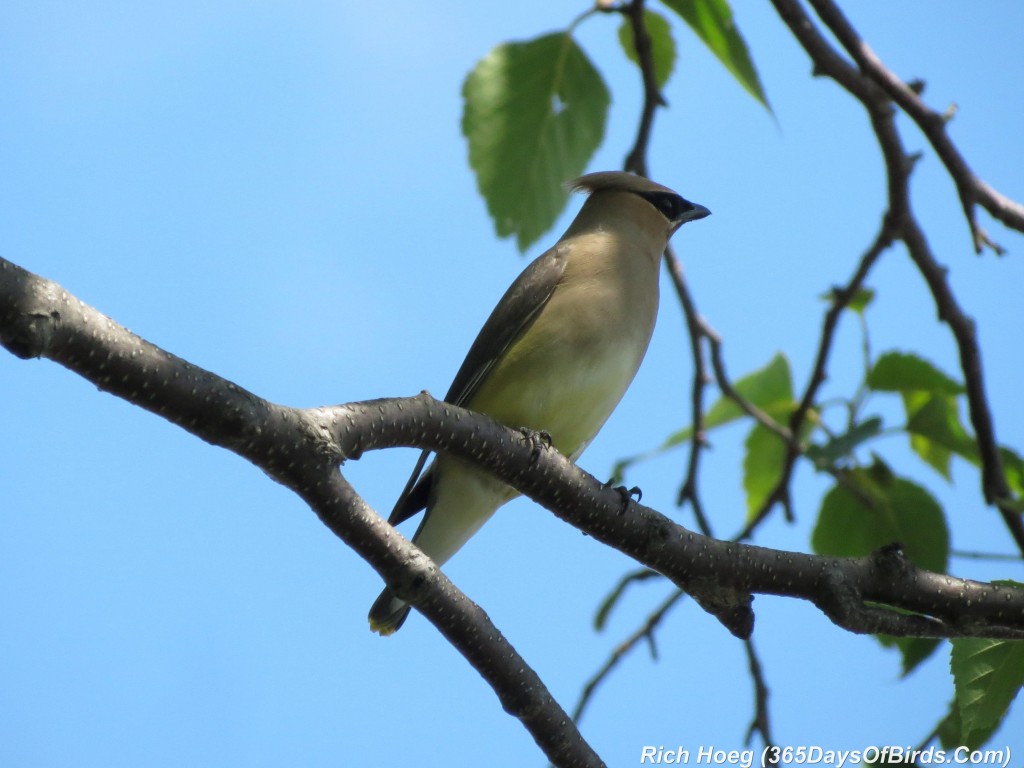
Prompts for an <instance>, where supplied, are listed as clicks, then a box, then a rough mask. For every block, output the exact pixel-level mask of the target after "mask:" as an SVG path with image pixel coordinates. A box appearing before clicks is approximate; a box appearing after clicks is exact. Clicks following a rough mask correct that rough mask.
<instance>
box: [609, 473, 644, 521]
mask: <svg viewBox="0 0 1024 768" xmlns="http://www.w3.org/2000/svg"><path fill="white" fill-rule="evenodd" d="M604 487H605V488H611V487H612V481H611V480H609V481H608V482H607V483H605V484H604ZM612 490H614V491H615V492H616V493H618V494H619V496H621V497H622V509H620V510H619V514H620V515H621V514H623V513H624V512H625V511H626V510H627V509H629V502H630V501H632V500H633V497H634V496H636V500H637V502H639V501H640V499H642V498H643V497H644V492H643V491H641V490H640V488H639V486H636V485H634V486H633V487H632V488H627V487H626V486H624V485H617V486H615V488H613V489H612Z"/></svg>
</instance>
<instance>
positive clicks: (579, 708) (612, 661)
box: [572, 589, 686, 723]
mask: <svg viewBox="0 0 1024 768" xmlns="http://www.w3.org/2000/svg"><path fill="white" fill-rule="evenodd" d="M685 594H686V593H685V592H683V591H682V590H681V589H676V590H674V591H673V592H672V594H671V595H669V597H668V599H666V600H665V601H663V602H662V604H661V605H659V606H658V607H657V608H656V609H655V610H654V611H653V612H652V613H651V614H650V615H649V616H648V617H647V620H646V621H645V622H644V623H643V624H642V625H641V626H640V627H639V628H638V629H637V630H636V631H634V632H633V634H631V635H630V636H629V637H627V638H626V639H625V640H623V641H622V642H621V643H619V644H618V645H617V646H616V647H615V650H614V651H612V654H611V656H609V657H608V660H607V661H606V662H605V663H604V665H603V666H602V667H601V669H599V670H598V671H597V673H596V674H595V675H594V676H593V677H591V678H590V680H588V681H587V684H586V685H584V686H583V692H582V693H581V694H580V698H579V701H577V702H576V708H575V709H574V710H573V712H572V719H573V721H574V722H576V723H579V721H580V718H582V717H583V711H584V710H585V709H586V708H587V705H588V704H589V703H590V700H591V699H592V698H593V696H594V693H595V692H596V691H597V688H598V686H600V685H601V683H603V682H604V681H605V679H606V678H607V677H608V675H609V674H611V672H612V670H614V669H615V667H617V666H618V664H619V662H620V661H622V659H623V658H625V656H626V655H627V654H628V653H629V652H630V651H632V650H633V648H635V647H636V645H637V643H639V642H640V641H641V640H647V641H648V642H653V638H654V631H655V629H657V627H658V625H659V624H660V623H661V621H662V619H663V618H664V617H665V614H667V613H668V612H669V610H670V609H671V608H672V606H673V605H675V604H676V603H677V602H679V599H680V598H681V597H683V595H685Z"/></svg>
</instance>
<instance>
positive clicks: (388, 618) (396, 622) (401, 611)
mask: <svg viewBox="0 0 1024 768" xmlns="http://www.w3.org/2000/svg"><path fill="white" fill-rule="evenodd" d="M409 610H410V607H409V604H408V603H406V602H405V601H403V600H399V599H398V598H397V597H395V596H394V594H393V593H392V592H391V590H390V589H388V588H387V587H385V588H384V591H383V592H381V593H380V597H378V598H377V599H376V600H374V601H373V605H372V606H371V607H370V616H369V619H370V630H371V631H373V632H377V633H378V634H380V635H382V636H385V637H386V636H387V635H393V634H394V633H395V632H397V631H398V630H399V629H400V628H401V626H402V624H404V623H405V620H406V619H407V618H408V617H409Z"/></svg>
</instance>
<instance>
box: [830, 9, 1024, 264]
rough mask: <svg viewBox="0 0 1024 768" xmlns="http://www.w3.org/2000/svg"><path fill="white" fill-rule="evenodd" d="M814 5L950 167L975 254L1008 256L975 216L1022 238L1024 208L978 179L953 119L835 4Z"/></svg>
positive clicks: (856, 59)
mask: <svg viewBox="0 0 1024 768" xmlns="http://www.w3.org/2000/svg"><path fill="white" fill-rule="evenodd" d="M810 3H811V5H812V6H813V7H814V10H815V12H816V13H817V14H818V16H819V17H820V18H821V20H822V21H823V22H824V23H825V25H826V26H827V27H828V28H829V30H831V32H832V34H834V35H835V36H836V39H837V40H839V42H840V43H841V44H842V46H843V47H844V48H845V49H846V51H847V53H849V54H850V56H852V57H853V60H854V61H856V62H857V66H859V67H860V69H861V71H862V72H864V73H865V74H866V75H867V76H868V77H870V78H871V79H872V80H873V81H874V82H875V83H877V84H878V85H879V86H881V88H882V89H883V90H884V91H885V92H886V94H887V95H888V96H889V98H891V99H892V100H893V101H894V102H896V104H898V105H899V107H900V108H901V109H902V110H903V111H904V112H905V113H906V114H907V115H908V116H909V117H910V119H911V120H913V121H914V122H915V123H917V126H918V127H919V128H920V129H921V132H922V133H923V134H924V135H925V137H926V138H927V139H928V142H929V143H930V144H931V145H932V148H933V149H934V150H935V153H936V154H937V155H938V156H939V159H940V160H941V161H942V164H943V165H945V166H946V170H947V171H949V175H950V177H951V178H952V179H953V183H954V184H955V185H956V189H957V193H958V194H959V196H960V204H961V206H962V207H963V211H964V216H965V217H966V219H967V223H968V226H969V227H970V229H971V236H972V238H973V240H974V249H975V251H976V252H978V253H981V251H982V248H983V247H984V246H986V245H987V246H989V247H990V248H992V249H993V250H994V251H995V252H996V253H997V254H1002V253H1003V252H1004V250H1003V249H1002V248H1001V247H1000V246H999V245H997V244H996V243H994V242H992V241H991V240H990V239H989V237H988V235H987V234H986V233H985V231H984V230H983V229H982V228H981V227H980V226H979V225H978V222H977V217H976V216H975V212H974V207H975V204H980V205H981V206H983V207H984V208H985V209H986V210H987V211H988V212H989V213H990V214H991V215H992V216H994V217H995V218H997V219H999V220H1000V221H1002V222H1003V224H1005V225H1006V226H1008V227H1010V228H1012V229H1016V230H1017V231H1019V232H1024V205H1021V204H1020V203H1018V202H1016V201H1014V200H1011V199H1010V198H1008V197H1006V196H1004V195H1002V194H1000V193H998V192H996V191H995V190H994V189H992V188H991V187H990V186H989V185H988V184H986V183H985V182H983V181H982V180H981V179H979V178H978V177H977V176H976V175H975V174H974V172H973V171H972V170H971V167H970V166H969V165H968V163H967V161H966V159H964V156H963V155H962V154H961V153H960V150H959V149H958V148H957V146H956V144H954V143H953V141H952V139H950V137H949V134H948V133H947V132H946V124H947V123H948V122H949V120H948V116H947V115H946V114H943V113H940V112H936V111H935V110H933V109H932V108H931V107H929V106H928V105H927V104H925V102H924V99H922V98H921V96H920V93H919V91H920V88H918V89H915V88H912V87H911V86H909V85H908V84H907V83H905V82H903V80H902V79H900V78H899V77H897V76H896V74H895V73H894V72H893V71H892V70H890V69H889V68H887V67H886V66H885V65H884V64H883V63H882V61H881V60H880V59H879V58H878V56H877V55H876V54H875V52H874V51H873V50H871V47H870V46H869V45H868V44H867V43H866V42H865V41H864V40H863V39H862V38H861V36H860V35H859V34H858V32H857V30H856V29H854V27H853V25H851V24H850V22H849V20H848V19H847V18H846V16H844V15H843V12H842V11H841V10H840V8H839V7H838V6H837V5H836V4H835V3H834V2H832V0H810Z"/></svg>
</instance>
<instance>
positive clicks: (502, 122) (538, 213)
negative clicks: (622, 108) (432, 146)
mask: <svg viewBox="0 0 1024 768" xmlns="http://www.w3.org/2000/svg"><path fill="white" fill-rule="evenodd" d="M462 97H463V111H462V133H463V135H465V137H466V140H467V141H468V143H469V164H470V166H471V167H472V168H473V170H474V171H475V173H476V180H477V186H478V187H479V189H480V193H481V194H482V195H483V197H484V200H485V201H486V203H487V210H488V212H489V213H490V215H491V218H492V219H493V220H494V227H495V230H496V231H497V233H498V236H499V237H510V236H513V235H514V236H515V238H516V244H517V245H518V246H519V250H521V251H525V250H526V249H527V248H528V247H529V246H530V245H531V244H532V243H533V242H535V241H536V240H537V239H538V238H539V237H540V236H541V235H542V234H543V233H544V232H546V231H547V230H548V229H549V228H550V227H551V226H552V224H554V222H555V219H557V218H558V215H559V213H561V211H562V209H563V208H564V207H565V201H566V199H567V197H568V193H567V192H566V190H565V188H564V186H563V184H564V183H565V182H566V181H569V180H571V179H573V178H575V177H576V176H579V175H580V174H581V173H583V170H584V169H585V168H586V166H587V162H588V161H589V160H590V158H591V156H592V155H593V154H594V151H595V150H596V149H597V147H598V146H599V145H600V143H601V139H602V138H603V136H604V129H605V122H606V120H607V116H608V104H609V102H610V97H609V95H608V89H607V87H606V86H605V84H604V80H602V78H601V75H600V74H599V73H598V71H597V70H596V69H595V68H594V66H593V65H592V64H591V63H590V60H589V59H588V58H587V56H586V54H584V53H583V51H582V50H581V49H580V47H579V46H578V45H577V44H576V41H575V40H573V38H572V36H571V35H570V34H568V33H567V32H557V33H553V34H549V35H544V36H543V37H538V38H536V39H534V40H529V41H526V42H515V43H505V44H504V45H499V46H498V47H497V48H495V49H494V50H492V51H491V52H490V53H489V54H487V56H486V57H484V58H483V59H481V60H480V61H479V62H478V63H477V65H476V66H475V67H474V68H473V70H472V71H471V72H470V73H469V75H468V76H467V77H466V81H465V83H464V84H463V86H462Z"/></svg>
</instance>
